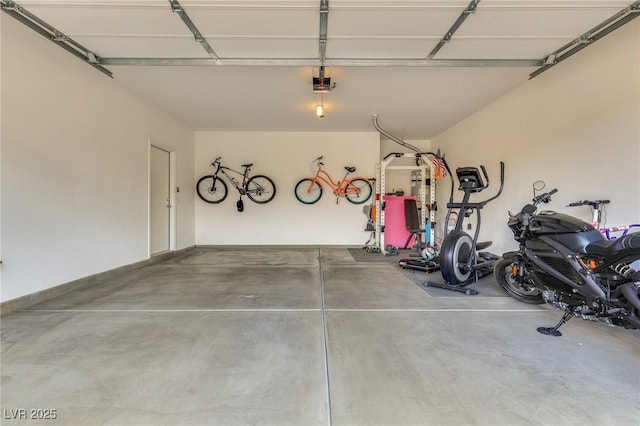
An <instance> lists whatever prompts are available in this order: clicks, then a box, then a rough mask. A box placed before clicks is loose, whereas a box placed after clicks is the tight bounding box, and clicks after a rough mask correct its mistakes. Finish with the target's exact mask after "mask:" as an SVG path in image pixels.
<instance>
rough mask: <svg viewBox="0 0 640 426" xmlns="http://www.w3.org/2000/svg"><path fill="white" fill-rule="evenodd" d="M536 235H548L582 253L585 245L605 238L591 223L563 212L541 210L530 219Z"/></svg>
mask: <svg viewBox="0 0 640 426" xmlns="http://www.w3.org/2000/svg"><path fill="white" fill-rule="evenodd" d="M531 229H532V230H535V233H536V235H538V236H543V235H548V236H552V238H553V239H554V240H556V241H558V242H559V243H560V244H562V245H564V246H565V247H568V248H570V249H571V250H573V251H575V252H578V253H584V251H585V248H586V246H588V245H589V244H591V243H594V242H597V241H603V240H605V239H606V238H605V237H604V235H602V233H601V232H600V231H598V230H597V229H595V228H594V227H593V226H592V225H590V224H588V223H586V222H584V221H582V220H580V219H578V218H575V217H573V216H569V215H566V214H563V213H557V212H554V211H548V210H547V211H542V212H540V213H538V214H537V215H535V216H534V217H533V218H532V220H531Z"/></svg>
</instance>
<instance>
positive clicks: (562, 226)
mask: <svg viewBox="0 0 640 426" xmlns="http://www.w3.org/2000/svg"><path fill="white" fill-rule="evenodd" d="M531 229H532V230H533V229H535V231H536V233H538V234H539V235H544V234H565V233H569V232H585V231H592V230H595V228H594V227H593V226H592V225H590V224H588V223H587V222H584V221H582V220H580V219H578V218H576V217H573V216H569V215H566V214H563V213H558V212H554V211H551V210H543V211H541V212H539V213H538V214H537V215H535V216H534V217H533V218H532V219H531Z"/></svg>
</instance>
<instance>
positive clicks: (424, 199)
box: [375, 153, 436, 254]
mask: <svg viewBox="0 0 640 426" xmlns="http://www.w3.org/2000/svg"><path fill="white" fill-rule="evenodd" d="M399 158H413V159H418V161H419V163H420V165H416V166H393V165H391V163H393V161H394V160H397V159H399ZM387 170H406V171H408V172H412V171H419V172H420V188H419V192H418V194H419V198H420V199H419V200H417V201H418V207H419V208H420V224H421V228H422V229H425V228H426V224H427V223H429V224H430V227H429V238H428V241H427V244H429V245H430V246H433V245H434V241H435V215H436V213H435V209H434V206H435V202H436V186H435V170H434V167H433V166H432V164H431V160H430V158H429V157H428V156H427V155H426V154H415V153H391V154H389V155H387V156H386V157H385V158H384V159H383V160H382V161H381V162H380V163H379V164H378V165H377V166H376V174H377V177H378V178H377V179H376V204H375V205H376V213H377V214H376V242H377V244H378V247H380V250H381V252H382V253H383V254H386V251H385V241H384V226H385V211H384V210H385V209H384V198H385V174H386V171H387ZM426 176H429V185H427V184H426V179H425V177H426ZM427 186H428V190H427ZM427 210H428V211H429V213H428V214H427Z"/></svg>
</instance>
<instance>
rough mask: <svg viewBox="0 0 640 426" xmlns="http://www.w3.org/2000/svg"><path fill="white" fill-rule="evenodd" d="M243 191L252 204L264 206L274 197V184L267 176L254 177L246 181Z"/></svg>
mask: <svg viewBox="0 0 640 426" xmlns="http://www.w3.org/2000/svg"><path fill="white" fill-rule="evenodd" d="M245 191H247V197H249V199H250V200H251V201H253V202H254V203H258V204H266V203H268V202H269V201H271V200H273V197H275V196H276V184H275V183H273V180H271V178H270V177H268V176H264V175H255V176H252V177H251V178H250V179H249V180H248V181H247V186H246V187H245Z"/></svg>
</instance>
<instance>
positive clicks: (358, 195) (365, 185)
mask: <svg viewBox="0 0 640 426" xmlns="http://www.w3.org/2000/svg"><path fill="white" fill-rule="evenodd" d="M356 188H357V190H356ZM344 192H345V194H344V197H345V198H346V199H347V200H349V202H351V203H353V204H362V203H364V202H366V201H367V200H368V199H369V198H371V192H372V189H371V184H370V183H369V181H368V180H366V179H361V178H355V179H352V180H350V181H349V183H348V184H347V187H346V188H345V189H344Z"/></svg>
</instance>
